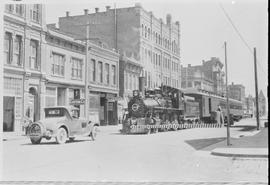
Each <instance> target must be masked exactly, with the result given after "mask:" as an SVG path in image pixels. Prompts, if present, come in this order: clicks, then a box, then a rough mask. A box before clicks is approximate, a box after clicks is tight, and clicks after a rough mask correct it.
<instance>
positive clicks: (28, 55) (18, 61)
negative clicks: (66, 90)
mask: <svg viewBox="0 0 270 185" xmlns="http://www.w3.org/2000/svg"><path fill="white" fill-rule="evenodd" d="M44 12H45V9H44V6H43V5H40V4H5V7H4V14H3V15H4V16H3V17H4V25H3V30H4V51H3V52H4V59H3V68H4V74H3V78H4V80H3V81H4V90H3V131H4V132H18V133H19V132H21V131H22V128H23V127H22V121H21V120H22V118H23V117H24V116H28V117H29V118H30V119H31V120H33V121H36V120H38V119H39V118H40V112H41V107H43V106H44V105H43V102H42V101H40V100H41V98H42V97H44V94H43V92H42V89H41V87H42V86H44V83H45V75H44V70H45V68H44V67H45V64H43V63H42V62H41V61H43V60H44V59H45V52H44V51H45V49H46V46H45V44H46V43H45V32H46V21H45V15H44Z"/></svg>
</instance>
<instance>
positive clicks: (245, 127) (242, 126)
mask: <svg viewBox="0 0 270 185" xmlns="http://www.w3.org/2000/svg"><path fill="white" fill-rule="evenodd" d="M230 127H231V128H242V129H241V130H239V131H243V132H247V131H252V130H255V129H256V126H253V125H234V126H230Z"/></svg>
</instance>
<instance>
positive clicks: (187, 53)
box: [45, 0, 268, 96]
mask: <svg viewBox="0 0 270 185" xmlns="http://www.w3.org/2000/svg"><path fill="white" fill-rule="evenodd" d="M45 2H47V5H46V18H47V23H57V22H58V17H61V16H65V12H66V11H70V15H80V14H83V9H85V8H87V9H89V12H94V8H95V7H99V8H100V11H105V6H106V5H110V6H111V7H114V3H116V7H117V8H119V7H129V6H134V4H135V3H136V2H140V3H141V5H142V6H143V8H144V9H146V10H147V11H152V12H153V14H154V16H156V17H157V18H162V19H163V20H164V21H165V20H166V14H167V13H170V14H171V15H172V20H173V21H174V22H175V21H179V22H180V27H181V39H180V42H181V63H182V65H183V66H187V64H191V65H199V64H201V63H202V60H208V59H210V58H211V57H219V58H220V59H221V61H222V62H223V63H224V47H223V45H224V41H226V42H227V54H228V55H227V56H228V74H229V75H228V80H229V83H231V82H234V83H235V84H239V83H240V84H243V85H244V86H245V87H246V95H248V94H252V95H253V96H254V94H255V88H254V83H255V82H254V58H253V53H252V51H250V50H249V49H248V47H247V46H246V45H245V44H244V42H243V41H242V40H241V39H240V37H239V36H238V34H237V32H236V31H235V30H234V28H233V26H232V25H231V23H230V22H229V19H228V18H227V17H226V16H225V14H224V12H223V10H222V8H221V6H223V8H224V9H225V11H226V12H227V14H228V15H229V17H230V19H231V20H232V22H233V23H234V25H235V26H236V28H237V29H238V31H239V33H240V34H241V35H242V37H243V38H244V40H245V42H246V43H247V44H248V46H249V47H250V48H251V50H253V48H254V47H256V49H257V59H258V67H257V68H258V82H259V90H260V89H262V90H263V92H264V94H265V96H266V95H267V94H266V93H267V85H268V78H267V76H268V51H267V47H268V35H267V33H268V23H267V22H268V17H267V7H268V3H267V1H266V0H234V1H230V0H226V1H225V0H221V1H217V0H208V1H195V0H185V1H183V0H182V1H181V0H178V1H176V0H159V1H158V0H155V1H152V0H143V1H140V0H137V1H134V0H133V1H130V0H125V1H124V0H116V1H109V0H107V1H104V0H103V1H100V0H96V1H94V0H92V1H91V0H77V1H74V0H73V1H61V0H58V1H57V2H58V3H61V2H64V4H55V1H53V0H47V1H45ZM48 2H49V3H48ZM67 2H69V3H67ZM51 3H54V4H51Z"/></svg>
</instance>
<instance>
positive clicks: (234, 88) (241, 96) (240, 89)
mask: <svg viewBox="0 0 270 185" xmlns="http://www.w3.org/2000/svg"><path fill="white" fill-rule="evenodd" d="M228 93H229V97H230V98H232V99H235V100H239V101H241V102H243V103H245V97H246V96H245V87H244V86H243V85H242V84H234V83H233V82H232V84H231V85H228Z"/></svg>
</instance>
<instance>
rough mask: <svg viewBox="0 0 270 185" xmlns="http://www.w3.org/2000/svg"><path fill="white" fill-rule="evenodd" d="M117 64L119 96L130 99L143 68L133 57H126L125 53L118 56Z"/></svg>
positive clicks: (136, 87)
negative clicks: (118, 63) (118, 64)
mask: <svg viewBox="0 0 270 185" xmlns="http://www.w3.org/2000/svg"><path fill="white" fill-rule="evenodd" d="M119 62H120V66H119V71H120V73H119V75H120V76H119V90H120V91H119V96H120V97H132V95H133V90H137V89H138V87H139V83H140V81H139V77H140V74H141V71H142V69H143V67H142V66H141V65H139V63H138V61H137V59H136V58H134V56H127V55H126V54H125V53H123V54H122V55H121V56H120V61H119Z"/></svg>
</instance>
